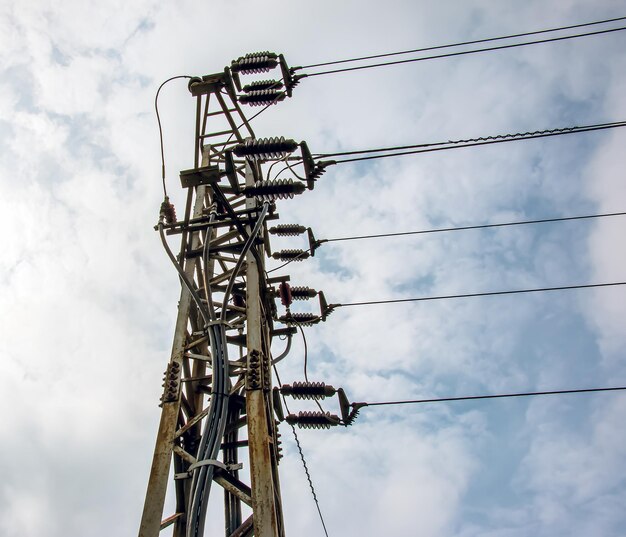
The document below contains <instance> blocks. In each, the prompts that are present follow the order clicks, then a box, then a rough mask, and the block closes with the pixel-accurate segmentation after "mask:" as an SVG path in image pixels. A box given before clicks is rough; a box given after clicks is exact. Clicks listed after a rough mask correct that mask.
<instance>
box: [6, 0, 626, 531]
mask: <svg viewBox="0 0 626 537" xmlns="http://www.w3.org/2000/svg"><path fill="white" fill-rule="evenodd" d="M613 9H614V7H613V6H612V5H611V4H610V3H608V2H601V3H600V4H598V3H596V4H594V6H593V10H592V9H591V8H590V7H589V6H587V5H585V4H584V3H582V2H578V1H574V0H572V1H568V2H562V1H560V2H549V3H548V4H546V3H539V2H527V3H524V4H523V5H517V4H515V5H513V4H506V3H500V4H498V5H497V6H494V5H492V3H486V2H481V1H472V2H469V3H466V4H464V5H463V6H462V7H459V6H455V9H454V11H451V10H450V4H448V3H439V4H432V3H422V2H418V3H415V2H406V1H394V2H392V3H391V4H389V5H387V6H386V8H385V9H380V6H377V5H374V4H372V3H363V2H356V1H350V2H342V3H339V4H338V3H336V2H334V3H331V2H328V1H322V2H318V3H316V4H307V5H300V4H298V5H296V4H294V3H287V2H282V3H278V4H277V5H276V6H271V7H269V6H267V5H265V4H261V3H260V2H257V3H243V2H214V3H212V4H211V6H207V5H201V4H197V3H193V2H181V3H178V4H176V5H174V4H167V5H160V4H159V5H157V4H156V3H154V2H149V1H144V2H139V3H137V2H136V3H133V4H132V5H127V4H124V3H120V2H105V3H93V2H70V1H69V0H68V1H65V0H64V1H63V2H60V3H59V2H57V3H55V4H51V3H46V2H28V3H23V2H22V3H17V2H13V3H7V4H4V5H3V7H2V8H0V43H1V45H2V46H1V47H0V66H1V72H0V116H1V118H0V139H1V140H2V149H1V150H0V184H1V185H2V196H0V211H1V214H2V215H3V219H4V222H5V226H4V231H3V232H2V233H1V234H0V249H1V250H2V253H3V255H2V256H1V257H0V267H1V274H0V282H1V285H2V287H1V292H0V304H1V307H2V311H3V312H6V313H5V316H4V317H3V323H2V325H1V327H0V354H1V355H2V362H1V363H2V366H1V367H2V375H0V379H1V380H0V389H1V390H2V393H3V394H4V395H5V399H4V400H5V401H7V402H8V403H7V404H4V405H3V406H2V410H0V414H1V417H2V420H3V423H4V424H5V428H4V433H3V434H2V436H1V439H2V444H3V446H4V448H3V455H4V456H3V458H2V460H3V462H2V475H3V485H2V489H1V494H2V502H1V504H2V506H3V508H2V520H3V522H2V531H3V534H6V535H8V536H11V535H17V534H20V535H26V536H30V535H40V534H42V533H45V534H46V535H50V536H51V537H54V536H56V535H60V534H61V533H63V534H66V533H68V530H69V532H70V533H72V534H88V535H94V536H97V535H105V534H106V535H109V534H111V533H115V534H128V533H130V534H132V533H133V532H134V531H136V529H137V526H138V520H139V518H140V513H141V506H142V501H143V494H144V492H145V486H146V481H147V477H148V472H149V466H150V457H151V453H152V449H153V445H154V436H155V434H156V427H157V422H158V417H159V409H158V407H157V403H158V397H159V395H160V382H161V380H160V378H161V374H162V371H163V369H164V368H165V364H166V361H167V357H168V353H169V349H170V346H171V334H172V333H173V323H174V317H175V311H176V303H177V300H178V293H179V281H178V278H177V276H176V274H175V273H174V271H173V269H172V267H171V266H170V265H169V261H168V260H167V258H166V257H165V255H164V253H163V252H162V250H161V247H160V244H159V242H158V238H157V236H156V235H155V233H154V231H153V230H152V225H153V224H154V222H155V220H156V218H157V212H158V205H159V203H160V201H161V199H162V198H161V196H162V193H161V190H160V189H161V185H160V180H159V179H160V173H159V172H160V159H159V144H158V137H157V131H156V122H155V119H154V117H153V96H154V91H155V89H156V87H157V85H158V84H159V83H160V81H162V80H164V79H165V78H167V77H168V76H171V75H174V74H183V73H190V74H205V73H208V72H214V71H219V70H221V69H222V68H223V66H224V65H226V64H228V63H229V62H230V60H231V59H233V58H236V57H238V56H240V55H241V54H244V53H246V52H248V51H252V50H261V49H266V48H272V49H274V48H275V50H276V51H278V52H285V54H286V56H287V59H288V60H289V61H290V62H291V63H292V64H293V65H296V64H299V65H302V64H306V63H307V62H308V63H312V62H316V61H318V60H320V61H323V60H325V59H334V58H339V57H350V56H354V55H361V54H368V53H377V52H379V51H385V50H401V49H407V48H413V47H416V46H421V45H431V44H439V43H445V42H453V41H456V40H463V39H472V38H481V37H484V36H489V35H497V34H504V33H508V32H515V31H520V30H521V31H523V30H526V29H532V28H535V27H538V26H545V27H550V26H556V25H558V24H568V23H572V24H574V23H577V22H580V21H581V20H592V19H594V18H602V17H603V16H606V17H609V16H611V14H613V15H614V13H613ZM540 10H541V11H540ZM592 11H593V12H592ZM538 13H541V20H542V23H541V24H539V25H538V23H537V20H538V19H537V14H538ZM620 39H621V40H623V38H621V37H620V36H619V35H614V36H612V37H611V38H610V39H609V38H606V39H604V38H590V39H589V40H587V41H585V40H579V41H577V42H570V43H569V44H567V45H565V44H563V45H560V46H553V47H552V46H537V47H529V48H527V49H523V50H522V49H518V51H516V52H511V51H509V52H504V51H502V52H499V53H493V54H485V55H476V56H473V57H468V58H466V59H457V60H442V61H438V62H434V61H433V62H423V63H420V64H415V65H414V66H413V67H412V68H410V69H409V68H404V67H403V68H400V67H397V68H396V67H389V68H385V69H380V70H370V71H363V72H361V73H358V74H352V75H348V74H341V75H332V76H328V77H310V78H308V79H304V80H303V81H302V83H301V84H300V85H299V86H298V87H297V88H296V89H295V91H294V97H293V98H292V99H291V100H289V101H285V102H284V103H280V105H279V106H276V107H273V108H271V109H269V110H268V111H267V112H265V113H264V114H263V115H261V116H259V118H258V120H255V124H254V128H255V130H256V132H257V135H258V136H274V135H285V136H288V137H293V138H295V139H297V140H298V141H299V140H302V139H304V140H306V141H307V143H308V144H309V146H310V148H311V149H312V151H313V152H315V153H317V152H325V151H328V152H333V151H336V150H350V149H360V148H368V147H385V146H390V145H396V144H407V143H420V142H432V141H440V140H447V139H457V138H461V137H466V136H477V135H479V136H480V135H485V134H497V133H504V132H517V131H520V130H535V129H540V128H544V127H553V126H562V125H563V126H564V125H571V124H577V123H585V122H592V121H596V120H597V121H603V120H605V119H606V120H613V119H619V118H620V117H621V116H620V113H621V112H622V111H623V108H624V106H623V104H622V95H623V86H624V83H625V82H624V80H625V79H624V75H623V72H624V70H623V65H622V64H623V60H622V59H621V56H620V52H621V48H620V43H621V41H620ZM160 105H161V113H162V120H163V126H164V135H165V138H164V139H165V149H166V159H167V160H166V163H167V170H168V174H167V178H168V188H169V190H170V192H171V195H172V198H173V199H174V201H175V203H176V204H177V207H178V208H179V211H180V207H181V204H182V199H183V194H182V193H181V191H180V189H179V187H178V179H177V177H176V174H177V170H180V169H186V168H189V167H190V166H191V165H192V157H193V155H192V150H191V148H192V144H193V127H192V125H193V121H194V113H195V112H194V103H193V99H191V97H190V96H189V94H188V92H187V90H186V88H185V82H184V81H177V82H175V83H172V84H171V85H168V86H167V87H166V88H165V89H164V90H163V91H162V92H161V97H160ZM255 111H256V110H255ZM246 112H248V110H246ZM622 138H623V135H622V134H621V133H619V132H615V133H613V134H608V133H604V134H600V133H594V134H590V135H572V136H563V137H560V138H554V139H544V140H543V141H529V142H520V143H510V144H500V145H497V146H492V147H484V148H477V149H463V150H455V151H447V152H441V153H433V154H426V155H420V156H418V157H403V158H401V159H387V160H381V161H377V162H375V163H369V164H363V163H361V164H357V165H354V164H343V165H342V164H339V165H337V166H332V167H329V169H328V171H327V173H326V174H325V175H324V176H322V177H321V178H320V180H319V181H318V184H317V185H316V188H315V190H314V191H312V192H307V193H305V194H304V195H303V196H301V197H299V198H296V199H294V200H292V201H289V202H287V201H285V202H279V204H278V210H279V212H280V214H281V218H282V220H281V221H282V222H296V223H301V224H303V225H306V226H312V228H313V230H314V232H315V234H316V236H317V237H318V238H332V237H341V236H346V235H361V234H372V233H383V232H396V231H410V230H417V229H429V228H434V227H448V226H459V225H468V224H474V223H483V222H485V223H489V222H503V221H511V220H517V219H525V218H535V217H538V218H541V217H544V216H552V215H570V214H583V213H585V212H594V211H595V210H598V211H600V212H603V211H616V210H621V209H622V208H621V207H620V200H622V199H623V194H624V193H623V187H622V186H621V183H622V181H621V175H620V173H621V168H622V167H621V165H620V161H619V155H620V144H621V143H622V142H623V140H622ZM589 224H590V225H589ZM620 226H621V220H620V219H619V218H617V217H616V218H613V219H606V220H603V221H597V222H595V223H593V224H591V223H577V224H555V225H553V226H550V227H543V226H542V227H537V226H526V227H519V228H515V229H513V228H505V229H500V230H493V231H488V232H474V231H466V232H458V233H454V234H436V235H429V236H414V237H411V238H397V239H385V240H368V241H353V242H343V243H339V242H337V243H326V244H324V245H323V246H321V247H320V249H319V250H318V251H317V252H316V255H315V257H313V258H312V259H310V260H308V261H306V262H303V263H293V264H291V265H289V267H288V268H286V269H285V270H284V271H282V272H281V273H289V274H291V277H292V280H291V281H292V283H293V284H294V285H310V286H312V287H314V288H316V289H318V290H319V289H321V290H324V292H325V294H326V298H327V299H328V300H329V302H333V303H336V302H339V303H347V302H353V301H360V300H372V299H387V298H405V297H411V296H413V297H417V296H432V295H437V294H447V293H457V292H466V291H469V292H480V291H491V290H500V289H507V288H523V287H534V286H537V287H540V286H543V285H563V284H568V283H584V282H587V281H590V282H593V281H603V280H606V279H614V278H620V277H621V276H620V271H621V273H623V270H622V268H623V263H622V261H623V259H622V257H623V256H621V254H620V252H619V248H618V247H617V246H616V245H617V244H619V239H620V229H621V227H620ZM297 241H298V239H294V238H288V239H284V240H283V239H281V240H279V241H276V243H275V246H274V248H275V249H277V248H283V247H284V248H294V247H301V246H302V244H301V243H300V242H297ZM172 242H174V240H172ZM268 266H269V263H268ZM271 266H275V264H272V265H271ZM623 302H624V301H623V300H621V295H620V292H618V291H617V290H613V291H607V290H598V291H597V292H596V293H593V292H592V293H589V294H583V291H581V292H577V294H570V295H567V294H545V295H541V296H540V295H536V296H527V297H521V296H520V297H509V298H504V297H493V298H488V299H487V298H486V299H480V300H475V301H472V300H458V301H452V300H450V301H442V302H424V303H416V304H400V305H387V306H372V307H362V308H359V307H353V308H351V307H346V308H338V309H337V310H336V311H335V312H334V313H333V314H332V315H331V316H330V317H329V319H328V321H327V323H325V324H323V325H318V326H316V327H314V328H311V329H308V330H307V331H306V337H307V343H308V351H309V364H308V367H309V374H310V376H311V378H312V379H314V380H320V381H325V382H328V383H331V384H333V385H334V386H336V387H339V386H343V387H345V389H346V391H347V393H348V395H349V397H351V399H352V400H365V401H367V400H369V401H372V400H394V399H403V398H407V399H410V398H415V397H421V396H447V395H455V394H458V395H463V394H478V393H487V392H498V391H517V390H526V389H533V387H538V388H563V387H565V388H566V387H570V385H571V386H577V385H579V384H580V385H587V384H588V383H591V382H596V381H597V382H598V383H604V382H607V383H608V382H609V381H612V380H614V379H618V378H620V374H622V372H623V368H624V365H623V360H622V356H621V354H622V349H623V347H624V345H623V344H624V338H623V333H622V332H623V330H622V329H621V325H620V323H619V319H621V318H623V314H624V312H623V305H622V304H623ZM301 307H302V308H303V310H304V309H306V308H311V309H315V308H316V307H317V305H316V304H315V305H313V304H303V305H302V306H301ZM282 345H283V343H277V344H276V347H282ZM302 357H303V343H302V341H301V338H300V337H298V338H294V342H293V350H292V352H291V353H290V355H289V356H288V357H287V358H286V359H285V360H283V362H281V364H280V373H281V378H282V380H283V381H284V382H292V381H294V380H302V377H303V372H302V367H303V360H302ZM607 397H608V396H607ZM568 401H569V400H568ZM622 402H623V399H622V398H620V397H613V396H610V398H607V399H601V396H598V399H593V400H591V401H590V402H586V403H584V402H579V403H574V402H571V403H570V402H566V401H565V400H562V402H559V403H557V402H552V403H547V402H544V401H537V402H536V403H533V404H532V405H529V406H525V403H519V405H517V403H515V404H512V403H511V404H505V403H503V404H502V405H501V406H498V404H497V403H493V404H491V403H490V404H485V405H482V406H480V405H476V406H460V405H457V406H454V405H440V406H432V407H430V408H426V407H423V406H422V407H381V408H378V409H375V408H373V407H372V408H369V409H364V411H363V412H362V414H361V416H360V417H359V419H358V420H357V422H356V423H355V425H354V426H353V427H351V428H350V429H347V430H345V429H338V430H332V431H330V432H327V431H302V432H301V434H300V436H301V441H302V445H303V448H304V451H305V455H306V457H307V460H308V462H309V466H310V469H311V474H312V477H313V481H314V483H315V485H316V489H317V491H318V496H319V499H320V504H321V508H322V510H323V512H324V514H325V517H326V520H327V523H328V527H329V530H330V532H331V533H336V532H339V531H340V532H342V533H345V534H349V535H350V534H359V535H378V534H386V533H393V532H397V533H407V534H411V535H429V536H433V535H442V536H443V535H451V534H458V535H464V536H465V535H479V534H480V535H490V534H492V535H496V534H497V535H516V536H517V535H528V534H530V533H532V534H534V535H548V534H562V533H572V534H575V533H573V532H574V531H579V533H581V534H582V532H583V531H585V532H586V533H590V532H592V530H591V528H592V527H594V528H596V529H597V528H600V529H601V530H602V531H601V533H602V534H604V535H612V534H615V535H617V534H618V530H619V528H620V527H623V522H624V520H623V513H622V511H623V510H622V509H621V504H623V496H624V486H623V483H622V481H620V479H619V475H621V473H623V472H622V470H623V468H624V466H625V461H624V453H623V452H622V451H623V450H622V449H621V448H620V442H619V438H618V436H619V431H620V428H619V420H620V417H621V416H623V413H624V408H623V404H622ZM307 403H310V402H302V403H301V405H300V406H298V405H294V408H309V407H307V406H306V405H307ZM324 404H325V405H326V404H328V407H329V408H333V412H336V409H334V407H333V405H335V404H336V402H335V401H330V400H328V401H325V403H324ZM489 405H491V406H489ZM382 408H385V410H384V411H383V410H382ZM282 429H284V431H283V439H284V442H285V449H286V456H285V458H284V459H283V461H282V462H281V483H282V490H283V500H284V502H285V518H286V524H287V531H288V533H298V534H301V535H314V534H315V535H317V534H319V533H320V531H321V529H320V528H319V522H318V520H317V518H316V517H317V514H316V511H315V508H314V505H313V503H312V499H311V495H310V491H309V490H308V483H307V481H306V479H305V478H304V476H303V473H302V469H301V467H300V461H299V457H298V455H297V450H296V448H295V445H294V443H293V441H292V440H291V439H290V434H291V433H290V431H289V429H288V428H285V427H283V428H282ZM503 446H505V447H504V448H503ZM213 491H214V494H215V498H214V503H215V505H213V506H212V507H211V509H213V511H215V512H216V513H219V512H220V511H221V501H220V500H219V498H218V497H219V491H218V489H217V488H214V489H213ZM212 501H213V499H212ZM168 502H169V503H168V508H170V507H171V498H170V499H169V500H168ZM68 506H71V509H68ZM213 511H212V512H213ZM572 520H573V521H574V522H572ZM574 524H575V526H574ZM216 526H219V524H218V523H216ZM216 530H217V531H222V529H221V528H219V527H216ZM594 531H595V530H594Z"/></svg>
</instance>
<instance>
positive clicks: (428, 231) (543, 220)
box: [265, 211, 626, 274]
mask: <svg viewBox="0 0 626 537" xmlns="http://www.w3.org/2000/svg"><path fill="white" fill-rule="evenodd" d="M612 216H626V211H624V212H617V213H602V214H586V215H580V216H563V217H555V218H541V219H536V220H520V221H517V222H500V223H496V224H476V225H471V226H457V227H446V228H434V229H420V230H417V231H400V232H396V233H379V234H375V235H354V236H347V237H334V238H330V239H319V240H318V241H317V245H322V244H324V243H327V242H340V241H354V240H362V239H379V238H386V237H402V236H408V235H426V234H431V233H447V232H451V231H467V230H472V229H489V228H497V227H508V226H523V225H529V224H545V223H551V222H568V221H574V220H589V219H592V218H608V217H612ZM314 249H315V247H314V248H307V249H306V250H302V252H301V253H300V254H299V255H297V256H296V257H295V258H293V259H290V260H289V261H286V262H285V263H282V264H281V265H279V266H278V267H275V268H273V269H271V270H267V271H265V272H266V274H269V273H270V272H275V271H277V270H280V269H281V268H283V267H286V266H287V265H289V264H290V263H293V262H294V261H298V260H299V259H301V258H302V257H303V256H305V255H307V254H310V253H311V252H312V251H313V250H314Z"/></svg>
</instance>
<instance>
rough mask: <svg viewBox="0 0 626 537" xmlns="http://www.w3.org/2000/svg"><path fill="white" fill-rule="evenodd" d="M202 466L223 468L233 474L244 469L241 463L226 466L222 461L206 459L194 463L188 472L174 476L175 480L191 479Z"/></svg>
mask: <svg viewBox="0 0 626 537" xmlns="http://www.w3.org/2000/svg"><path fill="white" fill-rule="evenodd" d="M201 466H216V467H217V468H221V469H222V470H226V471H227V472H233V471H235V470H241V469H242V468H243V464H242V463H240V462H239V463H236V464H224V463H223V462H222V461H218V460H216V459H204V460H203V461H196V462H194V463H193V464H192V465H190V466H189V468H188V470H187V471H186V472H181V473H179V474H174V479H188V478H190V477H191V475H192V474H193V472H194V470H196V469H198V468H200V467H201Z"/></svg>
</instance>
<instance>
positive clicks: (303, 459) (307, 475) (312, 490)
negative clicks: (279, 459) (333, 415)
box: [272, 360, 328, 537]
mask: <svg viewBox="0 0 626 537" xmlns="http://www.w3.org/2000/svg"><path fill="white" fill-rule="evenodd" d="M276 361H277V360H272V367H273V368H274V374H275V375H276V380H277V382H278V384H279V386H281V385H282V382H281V381H280V376H279V374H278V368H277V367H276ZM281 398H282V400H283V404H284V405H285V410H287V414H290V413H291V412H290V411H289V406H288V405H287V399H286V398H285V396H284V395H282V394H281ZM290 425H291V431H292V432H293V437H294V440H295V441H296V446H297V447H298V453H300V459H301V460H302V466H303V468H304V473H305V475H306V479H307V481H308V482H309V489H311V495H312V496H313V501H314V502H315V507H316V508H317V514H318V515H319V517H320V521H321V522H322V527H323V528H324V535H326V537H328V530H327V529H326V522H324V516H323V515H322V509H321V508H320V502H319V500H318V498H317V493H316V492H315V487H314V486H313V480H312V479H311V473H310V472H309V466H308V465H307V463H306V459H305V458H304V452H303V451H302V446H301V445H300V439H299V438H298V433H296V426H295V425H293V424H290Z"/></svg>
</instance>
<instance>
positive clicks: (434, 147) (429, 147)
mask: <svg viewBox="0 0 626 537" xmlns="http://www.w3.org/2000/svg"><path fill="white" fill-rule="evenodd" d="M619 127H626V121H613V122H610V123H596V124H592V125H583V126H580V127H578V126H575V127H559V128H556V129H545V130H540V131H533V132H524V133H515V134H497V135H494V136H482V137H478V138H466V139H463V140H450V141H448V142H432V143H426V144H415V145H406V146H397V147H386V148H375V149H360V150H355V151H344V152H341V153H321V154H317V155H316V157H318V158H319V157H323V158H327V157H333V156H340V155H358V154H363V153H385V154H383V155H369V156H365V157H354V158H348V159H341V160H337V161H334V163H336V164H341V163H345V162H358V161H362V160H372V159H379V158H387V157H399V156H403V155H415V154H417V153H430V152H432V151H445V150H447V149H459V148H462V147H476V146H481V145H490V144H498V143H503V142H516V141H518V140H531V139H533V138H546V137H549V136H562V135H565V134H577V133H580V132H591V131H597V130H605V129H615V128H619ZM413 148H416V149H414V150H413V151H403V150H404V149H413ZM417 148H419V149H417ZM397 150H402V151H401V152H399V153H387V151H397Z"/></svg>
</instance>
